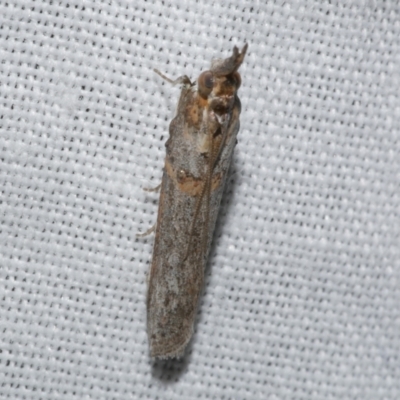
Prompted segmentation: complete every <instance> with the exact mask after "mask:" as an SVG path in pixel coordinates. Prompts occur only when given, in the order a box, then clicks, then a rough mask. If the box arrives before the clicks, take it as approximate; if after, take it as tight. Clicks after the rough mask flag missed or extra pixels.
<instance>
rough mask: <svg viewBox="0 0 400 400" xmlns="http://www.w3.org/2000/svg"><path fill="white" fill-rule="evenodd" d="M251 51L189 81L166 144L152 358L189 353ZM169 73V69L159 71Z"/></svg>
mask: <svg viewBox="0 0 400 400" xmlns="http://www.w3.org/2000/svg"><path fill="white" fill-rule="evenodd" d="M246 50H247V45H245V46H244V47H243V49H242V51H241V52H239V50H238V49H237V48H236V47H235V48H234V50H233V54H232V56H231V57H229V58H227V59H225V60H219V61H217V62H214V63H213V64H212V66H211V69H210V70H209V71H205V72H203V73H202V74H201V75H200V76H199V78H198V81H197V85H193V84H191V83H190V80H189V79H188V78H187V77H185V78H178V79H177V80H176V81H171V80H169V79H168V78H167V80H169V81H171V83H184V87H183V88H182V91H181V96H180V99H179V103H178V109H177V113H176V116H175V117H174V119H173V120H172V121H171V124H170V128H169V133H170V136H169V139H168V141H167V143H166V158H165V167H164V173H163V178H162V184H161V193H160V202H159V210H158V218H157V228H156V237H155V242H154V249H153V260H152V265H151V269H150V274H149V286H148V293H147V329H148V335H149V342H150V353H151V356H152V357H158V358H171V357H179V356H181V355H182V354H183V352H184V349H185V347H186V345H187V344H188V342H189V340H190V338H191V337H192V334H193V325H194V321H195V317H196V311H197V306H198V301H199V297H200V294H201V292H202V288H203V281H204V269H205V264H206V258H207V255H208V252H209V248H210V245H211V240H212V234H213V231H214V227H215V223H216V220H217V215H218V209H219V205H220V202H221V197H222V193H223V190H224V184H225V181H226V176H227V173H228V169H229V165H230V162H231V158H232V153H233V149H234V146H235V143H236V136H237V133H238V130H239V114H240V101H239V98H238V97H237V90H238V88H239V86H240V82H241V81H240V75H239V74H238V72H237V69H238V68H239V66H240V65H241V63H242V61H243V59H244V55H245V53H246ZM160 75H161V76H163V75H162V74H160Z"/></svg>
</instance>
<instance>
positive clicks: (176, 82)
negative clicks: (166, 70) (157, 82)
mask: <svg viewBox="0 0 400 400" xmlns="http://www.w3.org/2000/svg"><path fill="white" fill-rule="evenodd" d="M153 71H154V72H155V73H156V74H157V75H160V76H161V78H163V79H164V80H165V81H167V82H169V83H170V84H171V85H174V86H175V85H190V86H192V85H193V84H192V82H190V79H189V78H188V77H187V76H186V75H183V76H180V77H179V78H177V79H175V80H173V79H170V78H168V77H167V76H165V75H164V74H163V73H161V72H160V71H159V70H158V69H153Z"/></svg>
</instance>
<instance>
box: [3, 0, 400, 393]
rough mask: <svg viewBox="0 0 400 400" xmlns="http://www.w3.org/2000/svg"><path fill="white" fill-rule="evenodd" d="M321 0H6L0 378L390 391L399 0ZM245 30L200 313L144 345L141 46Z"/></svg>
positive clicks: (164, 118) (157, 171)
mask: <svg viewBox="0 0 400 400" xmlns="http://www.w3.org/2000/svg"><path fill="white" fill-rule="evenodd" d="M321 3H323V4H321ZM329 3H330V4H329ZM329 3H328V2H320V1H317V0H315V1H312V0H309V1H293V2H284V1H268V2H267V1H227V2H197V1H186V2H184V1H182V2H171V1H156V2H152V1H137V2H134V1H128V0H126V1H104V0H101V1H89V0H87V1H81V0H58V1H49V0H47V1H44V0H37V1H22V0H20V1H18V0H13V1H10V2H1V3H0V26H1V29H0V52H1V57H0V59H1V65H0V81H1V95H0V117H1V119H0V126H1V128H0V129H1V130H0V135H1V138H0V157H1V169H0V182H1V183H0V185H1V186H0V187H1V198H0V229H1V238H0V250H1V251H0V253H1V254H0V257H1V259H0V260H1V268H0V283H1V292H0V324H1V329H0V376H1V378H0V398H1V399H13V400H14V399H75V398H76V399H96V400H98V399H124V400H125V399H139V398H140V399H398V398H400V355H399V354H400V353H399V352H400V289H399V287H400V286H399V285H400V279H399V268H400V262H399V259H400V251H399V244H400V243H399V241H400V210H399V204H400V161H399V157H400V136H399V132H400V118H399V113H400V94H399V93H400V56H399V54H400V41H399V38H400V6H399V2H398V1H395V0H393V1H385V2H381V1H349V2H347V1H346V2H339V3H342V4H337V3H338V2H329ZM245 41H247V42H248V43H249V51H248V56H247V58H246V60H245V62H244V64H243V66H242V68H241V73H242V79H243V85H242V88H241V90H240V98H241V100H242V105H243V109H242V118H241V121H242V128H241V131H240V133H239V143H238V146H237V147H236V150H235V156H234V160H233V166H232V171H231V177H230V179H229V184H228V187H227V190H226V193H225V197H224V200H223V204H222V207H221V210H220V211H221V212H220V219H219V221H218V226H217V229H216V233H215V241H214V245H213V249H212V252H211V256H210V260H209V267H208V270H207V282H206V288H205V293H204V297H203V299H202V303H201V307H200V310H199V318H198V321H197V324H196V334H195V337H194V340H193V341H192V342H191V344H190V346H189V348H188V351H187V355H186V357H185V358H184V359H183V360H180V361H177V362H167V363H156V364H153V363H152V362H151V360H150V359H149V357H148V347H147V335H146V330H145V324H146V318H145V296H146V273H147V270H148V267H149V263H150V261H151V252H152V243H153V237H152V236H150V237H147V238H145V239H137V238H136V237H135V234H136V233H137V232H139V231H144V230H146V229H147V228H149V227H150V226H151V225H152V224H153V223H154V222H155V219H156V215H157V200H158V195H157V194H151V193H150V194H149V193H145V192H143V191H142V190H141V187H142V186H156V185H157V184H158V183H159V181H160V179H161V174H162V167H163V158H164V143H165V141H166V139H167V136H168V124H169V121H170V120H171V118H172V116H173V114H174V110H175V106H176V103H177V100H178V97H179V88H176V87H171V86H170V85H168V84H167V83H165V82H163V81H162V80H161V79H160V78H159V77H158V76H157V75H156V74H155V73H154V72H152V68H159V69H160V70H161V71H163V72H164V73H165V74H166V75H168V76H170V77H177V76H179V75H182V74H188V75H189V76H190V77H192V78H196V77H197V76H198V74H199V73H200V72H201V71H202V70H205V69H207V68H208V67H209V64H210V61H211V59H212V58H215V57H222V58H224V57H227V56H229V55H230V54H231V51H232V48H233V45H235V44H236V45H238V46H239V47H242V46H243V44H244V43H245Z"/></svg>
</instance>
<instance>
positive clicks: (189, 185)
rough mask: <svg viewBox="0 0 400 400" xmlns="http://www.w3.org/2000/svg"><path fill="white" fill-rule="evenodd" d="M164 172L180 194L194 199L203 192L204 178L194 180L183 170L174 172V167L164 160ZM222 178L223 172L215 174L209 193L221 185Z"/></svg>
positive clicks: (194, 178)
mask: <svg viewBox="0 0 400 400" xmlns="http://www.w3.org/2000/svg"><path fill="white" fill-rule="evenodd" d="M165 171H166V172H167V174H168V176H169V177H170V178H171V179H172V181H173V182H174V185H175V186H176V187H177V189H178V190H179V191H180V192H183V193H186V194H188V195H189V196H193V197H195V196H198V195H199V194H200V193H201V191H202V190H203V186H204V182H205V178H203V179H202V178H196V177H194V176H193V175H191V174H189V173H188V172H187V171H185V170H183V169H180V170H179V171H175V169H174V167H173V166H172V165H171V163H170V162H169V161H168V160H165ZM223 176H224V174H223V172H217V173H216V174H214V175H213V177H212V181H211V191H214V190H215V189H217V188H218V187H219V185H220V184H221V183H222V179H223Z"/></svg>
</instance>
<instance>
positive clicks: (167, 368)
mask: <svg viewBox="0 0 400 400" xmlns="http://www.w3.org/2000/svg"><path fill="white" fill-rule="evenodd" d="M192 342H193V340H191V341H190V342H189V344H188V346H187V347H186V351H185V354H184V355H183V357H181V358H173V359H170V360H157V361H153V364H152V366H151V375H152V377H153V378H155V379H157V380H158V381H160V382H162V383H164V384H167V385H168V384H173V383H176V382H178V381H179V379H180V378H181V377H182V375H184V374H185V372H186V371H187V366H188V365H189V362H190V358H191V353H192V351H191V349H192Z"/></svg>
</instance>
